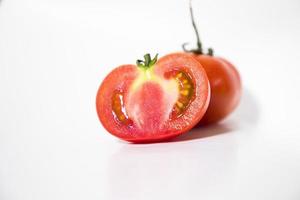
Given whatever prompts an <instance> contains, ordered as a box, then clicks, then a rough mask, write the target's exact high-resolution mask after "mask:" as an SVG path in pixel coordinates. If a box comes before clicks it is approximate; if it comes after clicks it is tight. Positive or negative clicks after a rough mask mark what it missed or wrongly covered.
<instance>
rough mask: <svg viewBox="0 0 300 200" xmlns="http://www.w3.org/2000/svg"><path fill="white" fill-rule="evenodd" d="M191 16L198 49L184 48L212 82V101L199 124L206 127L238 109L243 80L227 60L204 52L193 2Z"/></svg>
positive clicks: (210, 50)
mask: <svg viewBox="0 0 300 200" xmlns="http://www.w3.org/2000/svg"><path fill="white" fill-rule="evenodd" d="M190 14H191V20H192V25H193V28H194V31H195V33H196V37H197V48H196V49H192V50H187V49H186V48H185V46H186V43H185V44H183V45H182V47H183V50H184V51H185V52H187V53H188V54H190V55H192V56H193V57H194V58H195V59H196V60H197V61H198V62H199V63H200V64H201V65H202V67H203V68H204V69H205V71H206V73H207V76H208V79H209V82H210V87H211V100H210V103H209V107H208V110H207V112H206V113H205V115H204V117H203V119H201V121H200V123H199V125H201V124H202V125H205V124H210V123H214V122H218V121H220V120H222V119H224V118H225V117H226V116H228V115H229V114H230V113H231V112H232V111H233V110H234V109H235V108H236V107H237V105H238V103H239V101H240V98H241V80H240V75H239V73H238V71H237V70H236V68H235V67H234V66H233V65H232V64H231V63H229V62H228V61H227V60H225V59H223V58H220V57H215V56H213V50H212V49H211V48H209V49H208V53H207V54H205V53H204V52H203V48H202V43H201V42H200V38H199V33H198V30H197V27H196V23H195V20H194V15H193V9H192V5H191V1H190Z"/></svg>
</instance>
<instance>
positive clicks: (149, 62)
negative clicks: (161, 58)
mask: <svg viewBox="0 0 300 200" xmlns="http://www.w3.org/2000/svg"><path fill="white" fill-rule="evenodd" d="M157 57H158V54H156V55H155V57H154V58H153V59H151V55H150V54H149V53H147V54H145V55H144V59H145V60H137V61H136V65H137V66H138V67H139V68H140V69H145V70H146V69H149V68H151V67H152V66H154V65H155V63H156V62H157Z"/></svg>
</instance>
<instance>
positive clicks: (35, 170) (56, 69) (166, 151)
mask: <svg viewBox="0 0 300 200" xmlns="http://www.w3.org/2000/svg"><path fill="white" fill-rule="evenodd" d="M0 1H1V0H0ZM194 11H195V16H196V20H197V24H198V26H199V29H200V35H201V38H202V39H203V42H204V45H205V46H206V47H210V46H213V47H214V49H215V52H216V54H217V55H220V56H223V57H225V58H227V59H228V60H230V61H231V62H233V63H234V64H235V65H236V67H237V68H238V69H239V71H240V73H241V76H242V79H243V89H244V90H243V98H242V101H241V104H240V106H239V108H238V109H237V110H236V112H235V113H234V114H233V115H231V116H230V117H229V118H228V119H227V120H225V121H224V122H223V123H221V124H218V125H214V126H210V127H207V128H201V129H197V130H193V131H191V132H190V133H188V134H187V135H185V136H182V137H180V138H178V139H175V140H174V141H173V142H169V143H159V144H148V145H132V144H128V143H125V142H122V141H119V140H118V139H116V138H114V137H113V136H111V135H110V134H108V133H107V132H106V131H105V130H104V129H103V128H102V126H101V125H100V123H99V121H98V118H97V115H96V109H95V96H96V92H97V89H98V86H99V84H100V82H101V81H102V80H103V78H104V76H105V75H107V74H108V73H109V71H110V70H112V69H113V68H114V67H116V66H118V65H120V64H125V63H134V62H135V60H136V59H137V58H141V57H142V56H143V55H144V54H145V53H147V52H150V53H152V54H154V53H156V52H157V53H159V54H160V55H161V56H162V55H164V54H167V53H169V52H174V51H180V50H181V48H180V46H181V44H182V43H183V42H194V41H195V36H194V33H193V29H192V26H191V23H190V19H189V10H188V1H187V0H165V1H162V0H151V1H146V0H139V1H138V0H135V1H134V0H127V1H122V0H101V1H100V0H86V1H83V0H81V1H80V0H27V1H22V0H2V1H1V2H0V199H1V200H41V199H42V200H48V199H49V200H54V199H55V200H65V199H73V200H86V199H88V200H96V199H97V200H100V199H103V200H104V199H105V200H106V199H109V200H114V199H116V200H123V199H125V200H127V199H130V200H137V199H145V200H148V199H149V200H154V199H164V200H165V199H173V200H177V199H180V200H182V199H197V200H199V199H205V200H216V199H217V200H219V199H220V200H224V199H225V200H227V199H230V200H240V199H243V200H254V199H255V200H282V199H284V200H299V199H300V127H299V113H300V105H299V103H300V70H299V69H300V49H299V47H300V1H299V0H266V1H260V0H252V1H250V0H249V1H246V0H242V1H241V0H227V1H221V0H219V1H217V0H212V1H208V0H207V1H200V0H194Z"/></svg>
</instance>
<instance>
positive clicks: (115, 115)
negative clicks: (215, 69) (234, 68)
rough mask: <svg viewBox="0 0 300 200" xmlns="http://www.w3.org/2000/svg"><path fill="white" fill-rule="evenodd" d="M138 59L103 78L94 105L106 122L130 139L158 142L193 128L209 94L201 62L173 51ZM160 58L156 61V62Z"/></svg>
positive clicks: (205, 106) (102, 119)
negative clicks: (152, 57) (167, 53)
mask: <svg viewBox="0 0 300 200" xmlns="http://www.w3.org/2000/svg"><path fill="white" fill-rule="evenodd" d="M144 58H145V61H141V60H138V61H137V65H122V66H120V67H118V68H116V69H114V70H113V71H112V72H111V73H109V74H108V76H107V77H106V78H105V79H104V81H103V82H102V84H101V85H100V87H99V90H98V93H97V97H96V108H97V113H98V116H99V119H100V121H101V123H102V124H103V126H104V128H105V129H106V130H107V131H108V132H110V133H111V134H113V135H115V136H117V137H118V138H121V139H123V140H127V141H130V142H139V143H141V142H155V141H161V140H165V139H169V138H172V137H175V136H177V135H179V134H181V133H184V132H187V131H188V130H190V129H191V128H193V127H194V126H195V125H196V124H197V123H198V122H199V120H200V119H201V118H202V117H203V115H204V113H205V111H206V110H207V107H208V104H209V99H210V87H209V81H208V78H207V76H206V73H205V71H204V69H203V68H202V67H201V65H200V63H199V62H198V61H196V60H195V59H194V58H193V57H192V56H190V55H187V54H185V53H173V54H169V55H167V56H164V57H162V58H160V59H159V60H158V61H157V56H156V57H155V58H154V59H151V57H150V55H149V54H146V55H145V56H144ZM156 61H157V62H156Z"/></svg>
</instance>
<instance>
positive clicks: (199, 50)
mask: <svg viewBox="0 0 300 200" xmlns="http://www.w3.org/2000/svg"><path fill="white" fill-rule="evenodd" d="M189 7H190V14H191V20H192V25H193V28H194V31H195V34H196V38H197V48H195V49H190V50H189V49H187V48H186V45H188V44H189V43H187V42H186V43H183V44H182V49H183V51H185V52H188V53H194V54H197V55H202V54H205V53H204V52H203V47H202V43H201V41H200V37H199V32H198V29H197V26H196V23H195V19H194V12H193V7H192V0H190V2H189ZM205 55H209V56H213V55H214V50H213V49H212V48H208V49H207V53H206V54H205Z"/></svg>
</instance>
